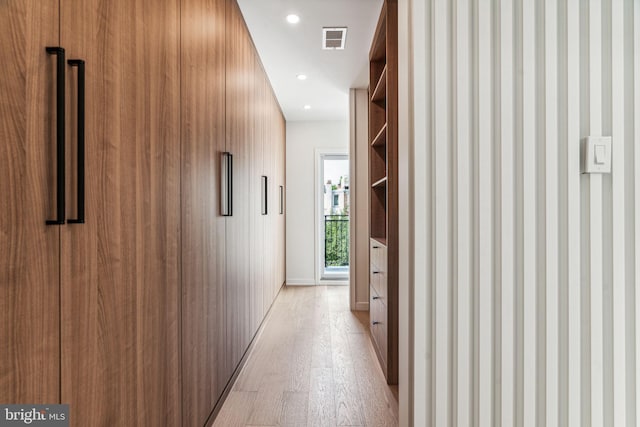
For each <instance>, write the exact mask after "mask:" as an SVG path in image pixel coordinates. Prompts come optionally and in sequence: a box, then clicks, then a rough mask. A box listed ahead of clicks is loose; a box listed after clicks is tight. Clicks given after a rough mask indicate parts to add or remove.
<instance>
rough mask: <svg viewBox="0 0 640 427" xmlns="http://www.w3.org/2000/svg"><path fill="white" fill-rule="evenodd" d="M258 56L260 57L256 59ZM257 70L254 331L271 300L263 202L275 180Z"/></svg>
mask: <svg viewBox="0 0 640 427" xmlns="http://www.w3.org/2000/svg"><path fill="white" fill-rule="evenodd" d="M256 56H257V55H256ZM253 66H254V68H253V69H252V70H251V71H252V74H253V88H254V90H253V91H252V94H251V97H252V99H251V106H252V127H253V129H255V131H254V137H253V139H252V142H251V261H250V262H251V293H252V295H253V298H252V301H253V305H252V327H253V328H254V329H256V330H257V328H258V327H259V326H260V323H261V322H262V319H264V315H265V313H266V310H265V301H267V300H268V298H269V295H268V294H269V292H268V291H267V289H266V286H265V285H266V284H267V283H268V281H267V280H266V274H265V272H266V270H267V268H268V262H269V260H268V256H267V254H268V253H265V250H264V239H265V234H266V231H265V223H266V218H267V216H265V215H263V214H262V198H263V191H264V189H263V182H262V176H266V177H267V184H269V183H270V181H271V177H269V176H268V174H267V172H266V170H265V169H264V156H265V144H264V141H265V139H266V137H265V134H266V120H265V118H264V111H265V107H264V104H265V97H266V92H265V86H264V80H265V78H264V76H263V74H262V70H261V69H260V64H259V62H258V60H257V59H256V61H255V62H254V65H253ZM271 209H273V206H269V204H267V212H269V211H271Z"/></svg>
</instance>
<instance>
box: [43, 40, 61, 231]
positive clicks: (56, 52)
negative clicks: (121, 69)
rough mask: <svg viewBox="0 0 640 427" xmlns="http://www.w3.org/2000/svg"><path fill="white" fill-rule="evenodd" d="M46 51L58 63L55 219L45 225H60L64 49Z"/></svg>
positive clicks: (47, 48) (53, 48)
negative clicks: (56, 59)
mask: <svg viewBox="0 0 640 427" xmlns="http://www.w3.org/2000/svg"><path fill="white" fill-rule="evenodd" d="M46 51H47V53H48V54H49V55H56V56H57V57H58V63H57V67H56V73H57V76H56V80H57V82H56V110H57V111H56V141H57V142H56V181H57V185H56V186H57V190H56V203H57V207H56V219H48V220H47V225H62V224H64V221H65V219H64V216H65V208H64V202H65V195H64V185H65V179H64V154H65V153H64V136H65V129H64V123H65V116H64V95H65V93H64V82H65V77H64V68H65V66H66V64H65V61H64V49H63V48H61V47H50V46H49V47H46Z"/></svg>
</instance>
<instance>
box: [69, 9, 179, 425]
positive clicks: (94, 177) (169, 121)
mask: <svg viewBox="0 0 640 427" xmlns="http://www.w3.org/2000/svg"><path fill="white" fill-rule="evenodd" d="M179 4H180V3H179V1H177V0H167V1H163V2H162V7H158V4H157V2H155V1H154V0H143V1H137V2H135V3H132V2H128V1H126V0H118V1H110V2H102V1H99V0H90V1H83V2H81V3H80V2H75V1H63V2H61V18H60V19H61V45H62V46H64V47H65V49H66V50H67V58H69V59H71V58H79V59H84V60H85V61H86V73H87V74H86V113H87V114H86V195H87V201H86V215H87V216H86V221H85V223H84V224H67V225H65V226H63V227H60V232H61V248H62V255H61V260H60V261H61V265H62V267H61V268H62V274H61V277H62V280H61V290H62V291H61V314H62V320H61V328H62V340H61V343H62V349H61V353H62V372H61V378H62V396H61V401H62V402H69V403H71V406H70V410H71V420H72V425H75V426H86V425H93V426H114V425H121V426H126V425H140V426H175V425H179V424H180V421H181V420H180V418H181V409H180V403H181V399H180V379H179V372H180V359H179V346H180V342H179V332H180V331H179V325H180V324H179V321H180V318H179V309H180V305H179V286H180V258H179V253H180V248H179V241H180V185H179V183H180V67H179V58H180V57H179V49H180V45H179V36H180V34H179V28H180V7H179ZM67 73H68V79H67V94H68V95H67V103H68V108H67V112H68V114H67V118H68V126H67V150H68V154H67V159H68V167H67V171H68V176H69V178H70V179H69V183H68V185H67V189H68V191H67V195H68V203H67V216H68V217H71V218H72V217H74V216H75V214H76V211H75V210H76V208H75V203H74V201H75V196H76V189H75V185H74V182H75V179H74V178H75V173H74V171H75V153H76V133H75V123H77V116H76V108H77V106H76V103H75V99H76V93H77V92H76V89H75V88H76V84H77V71H76V70H75V69H72V68H69V67H68V68H67Z"/></svg>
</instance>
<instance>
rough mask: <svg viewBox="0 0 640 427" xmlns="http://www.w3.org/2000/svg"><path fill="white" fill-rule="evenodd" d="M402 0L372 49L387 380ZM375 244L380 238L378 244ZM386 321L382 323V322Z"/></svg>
mask: <svg viewBox="0 0 640 427" xmlns="http://www.w3.org/2000/svg"><path fill="white" fill-rule="evenodd" d="M397 34H398V4H397V1H395V0H384V2H383V5H382V10H381V11H380V18H379V19H378V25H377V27H376V31H375V33H374V36H373V40H372V43H371V49H370V50H369V100H368V104H369V124H368V125H369V126H368V127H369V147H368V150H369V181H368V182H369V185H370V188H371V189H370V190H369V236H370V238H371V239H372V241H375V242H378V243H379V245H382V246H384V247H385V248H386V250H384V251H379V252H378V253H375V255H376V256H375V257H372V258H371V259H370V265H371V268H372V269H371V271H374V270H375V269H377V267H379V265H378V264H376V263H381V265H383V266H385V268H386V271H385V274H384V275H377V276H375V277H374V276H373V275H371V276H370V278H369V279H370V282H369V286H370V288H369V290H370V292H371V295H375V294H376V293H379V291H380V290H381V289H384V290H385V293H386V295H385V296H386V298H385V299H384V300H381V299H380V298H371V300H370V306H369V307H370V311H371V313H372V316H373V317H372V318H375V319H376V320H377V321H378V322H381V323H378V322H376V326H373V324H372V326H371V337H372V342H373V346H374V348H375V350H376V355H377V356H378V360H379V362H380V366H381V367H382V371H383V372H384V375H385V377H386V379H387V382H388V383H389V384H397V382H398V364H399V359H398V310H399V307H398V297H399V294H398V287H399V284H398V263H399V251H398V227H399V225H398V62H397V61H398V38H397ZM374 245H375V246H377V244H374ZM380 325H383V326H380Z"/></svg>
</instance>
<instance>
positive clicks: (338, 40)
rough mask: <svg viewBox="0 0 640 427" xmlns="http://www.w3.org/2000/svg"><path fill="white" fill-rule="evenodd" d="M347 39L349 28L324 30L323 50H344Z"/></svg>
mask: <svg viewBox="0 0 640 427" xmlns="http://www.w3.org/2000/svg"><path fill="white" fill-rule="evenodd" d="M346 39H347V27H334V28H323V29H322V48H323V49H326V50H334V49H339V50H342V49H344V44H345V41H346Z"/></svg>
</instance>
